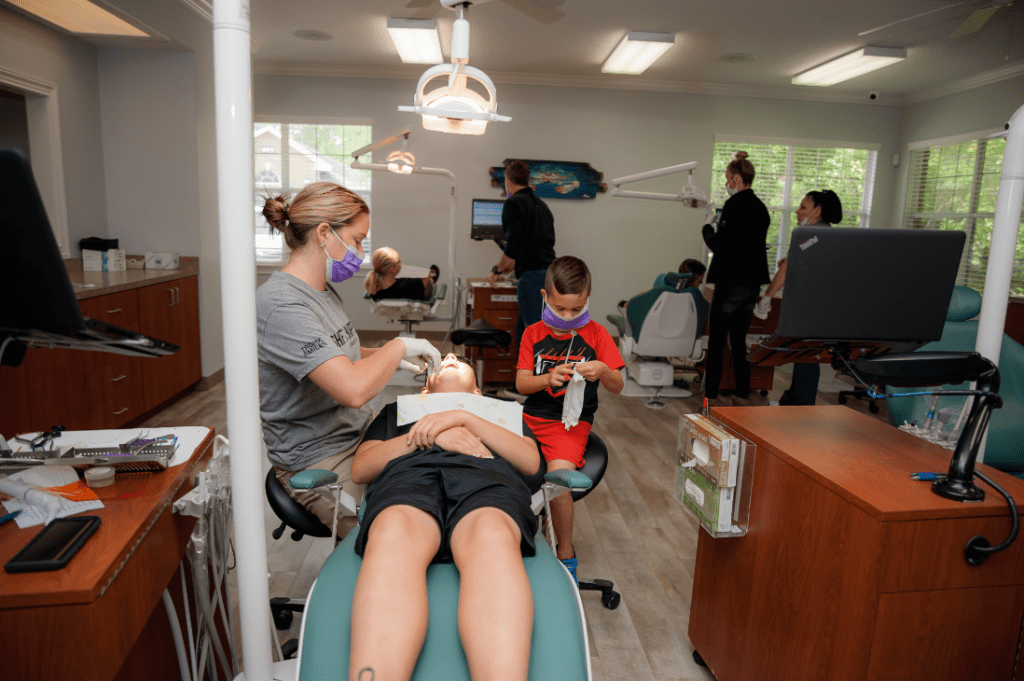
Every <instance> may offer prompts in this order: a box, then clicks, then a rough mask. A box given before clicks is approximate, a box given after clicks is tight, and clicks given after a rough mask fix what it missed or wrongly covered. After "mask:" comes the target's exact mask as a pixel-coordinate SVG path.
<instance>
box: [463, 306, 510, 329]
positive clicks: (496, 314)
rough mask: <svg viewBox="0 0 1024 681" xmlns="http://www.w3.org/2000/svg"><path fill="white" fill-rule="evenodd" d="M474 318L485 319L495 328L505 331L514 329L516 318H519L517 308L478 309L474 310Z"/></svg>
mask: <svg viewBox="0 0 1024 681" xmlns="http://www.w3.org/2000/svg"><path fill="white" fill-rule="evenodd" d="M473 316H474V317H475V318H476V319H486V320H487V323H488V324H490V325H491V326H493V327H494V328H496V329H504V330H505V331H515V330H516V320H517V319H519V309H518V308H516V309H514V310H479V311H474V314H473Z"/></svg>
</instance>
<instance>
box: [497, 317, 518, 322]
mask: <svg viewBox="0 0 1024 681" xmlns="http://www.w3.org/2000/svg"><path fill="white" fill-rule="evenodd" d="M513 319H515V317H498V321H499V322H510V321H512V320H513Z"/></svg>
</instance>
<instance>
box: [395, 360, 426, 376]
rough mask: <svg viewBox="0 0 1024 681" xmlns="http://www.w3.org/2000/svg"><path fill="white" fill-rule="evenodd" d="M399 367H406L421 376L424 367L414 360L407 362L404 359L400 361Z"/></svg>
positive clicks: (413, 373)
mask: <svg viewBox="0 0 1024 681" xmlns="http://www.w3.org/2000/svg"><path fill="white" fill-rule="evenodd" d="M398 368H399V369H405V370H406V371H408V372H409V373H411V374H412V375H414V376H419V375H420V374H422V373H423V367H421V366H418V365H416V364H413V363H412V362H406V361H405V360H404V359H403V360H402V361H401V362H399V363H398Z"/></svg>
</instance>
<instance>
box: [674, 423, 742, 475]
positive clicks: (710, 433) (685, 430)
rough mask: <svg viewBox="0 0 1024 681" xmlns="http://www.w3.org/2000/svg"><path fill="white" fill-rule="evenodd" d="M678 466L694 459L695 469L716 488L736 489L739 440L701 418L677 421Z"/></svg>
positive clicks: (715, 424)
mask: <svg viewBox="0 0 1024 681" xmlns="http://www.w3.org/2000/svg"><path fill="white" fill-rule="evenodd" d="M678 438H679V439H678V440H677V448H678V453H679V463H680V464H682V463H685V462H687V461H690V460H691V459H697V464H696V468H697V469H698V470H699V471H700V472H701V473H703V475H704V477H705V478H707V479H708V480H710V481H711V482H714V483H715V484H716V485H718V486H719V487H735V486H736V477H737V472H738V469H739V454H740V439H739V438H738V437H736V436H735V435H732V434H730V433H728V432H726V431H725V430H723V429H722V428H721V427H720V426H719V425H718V424H717V423H715V421H714V420H713V419H711V418H710V417H706V416H704V415H702V414H685V415H683V416H681V417H680V418H679V431H678Z"/></svg>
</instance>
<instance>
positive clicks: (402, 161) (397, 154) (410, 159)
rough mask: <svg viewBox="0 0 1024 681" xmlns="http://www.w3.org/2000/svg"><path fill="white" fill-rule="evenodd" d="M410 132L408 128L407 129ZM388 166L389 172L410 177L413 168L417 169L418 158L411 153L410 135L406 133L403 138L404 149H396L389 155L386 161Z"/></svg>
mask: <svg viewBox="0 0 1024 681" xmlns="http://www.w3.org/2000/svg"><path fill="white" fill-rule="evenodd" d="M406 130H408V128H406ZM385 163H387V164H388V170H390V171H391V172H393V173H399V174H401V175H409V174H410V173H412V171H413V168H415V167H416V157H415V156H413V155H412V152H411V151H409V133H408V132H406V133H405V135H403V136H402V148H401V149H396V150H395V151H392V152H391V153H390V154H388V158H387V160H386V161H385Z"/></svg>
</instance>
